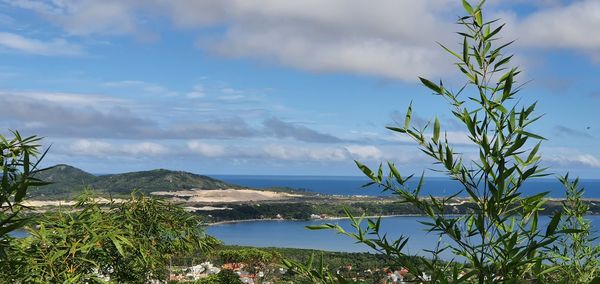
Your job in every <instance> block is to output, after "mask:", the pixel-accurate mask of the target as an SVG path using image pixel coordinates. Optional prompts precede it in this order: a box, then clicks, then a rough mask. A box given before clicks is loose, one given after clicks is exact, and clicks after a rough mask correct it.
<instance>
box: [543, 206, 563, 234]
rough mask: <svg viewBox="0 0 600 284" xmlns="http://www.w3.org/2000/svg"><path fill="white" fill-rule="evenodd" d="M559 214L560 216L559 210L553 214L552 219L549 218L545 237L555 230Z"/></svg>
mask: <svg viewBox="0 0 600 284" xmlns="http://www.w3.org/2000/svg"><path fill="white" fill-rule="evenodd" d="M560 216H561V213H560V212H556V214H554V216H553V217H552V220H550V223H549V224H548V227H547V228H546V237H548V236H552V235H554V232H555V231H556V227H557V226H558V222H560Z"/></svg>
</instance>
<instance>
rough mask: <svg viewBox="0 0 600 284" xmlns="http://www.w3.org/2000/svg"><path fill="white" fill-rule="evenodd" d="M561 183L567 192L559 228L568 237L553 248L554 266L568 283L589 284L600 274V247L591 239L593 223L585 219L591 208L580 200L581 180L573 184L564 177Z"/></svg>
mask: <svg viewBox="0 0 600 284" xmlns="http://www.w3.org/2000/svg"><path fill="white" fill-rule="evenodd" d="M560 180H561V182H562V183H563V184H564V186H565V188H566V189H567V199H566V200H565V201H564V202H563V211H564V215H565V216H564V217H563V220H562V223H561V225H560V228H561V229H562V230H564V231H566V232H567V233H566V234H564V235H562V236H561V237H560V238H559V240H558V244H557V245H555V246H554V247H553V252H554V254H553V256H554V258H553V259H552V262H553V263H554V265H555V266H556V267H558V271H557V274H559V275H561V276H562V277H561V278H560V279H561V280H563V281H564V282H565V283H590V282H591V281H592V280H593V279H594V278H595V277H597V276H598V275H599V274H600V273H599V270H600V245H594V244H593V243H592V242H593V241H594V240H595V239H596V238H594V237H592V236H591V230H592V227H591V224H590V221H589V220H586V219H585V214H587V212H589V205H588V204H587V203H584V202H582V200H581V197H582V195H583V189H582V188H579V179H575V180H573V181H571V180H569V175H565V176H564V177H561V178H560Z"/></svg>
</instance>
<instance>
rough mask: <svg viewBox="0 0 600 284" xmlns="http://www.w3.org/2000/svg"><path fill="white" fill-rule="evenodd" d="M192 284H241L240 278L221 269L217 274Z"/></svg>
mask: <svg viewBox="0 0 600 284" xmlns="http://www.w3.org/2000/svg"><path fill="white" fill-rule="evenodd" d="M192 283H194V284H224V283H227V284H242V283H243V282H242V280H240V276H239V275H237V274H236V273H235V272H233V271H231V270H229V269H223V270H221V271H220V272H219V273H217V274H213V275H209V276H208V277H205V278H203V279H201V280H198V281H195V282H192Z"/></svg>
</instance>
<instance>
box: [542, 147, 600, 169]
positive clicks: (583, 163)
mask: <svg viewBox="0 0 600 284" xmlns="http://www.w3.org/2000/svg"><path fill="white" fill-rule="evenodd" d="M546 152H547V154H546V155H545V156H544V161H546V162H550V163H553V164H556V165H559V166H567V167H573V166H577V167H584V168H600V158H598V157H597V156H595V155H593V154H589V153H581V152H579V151H576V150H572V149H565V148H559V149H554V150H553V151H546Z"/></svg>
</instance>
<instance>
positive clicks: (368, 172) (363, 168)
mask: <svg viewBox="0 0 600 284" xmlns="http://www.w3.org/2000/svg"><path fill="white" fill-rule="evenodd" d="M354 163H355V164H356V166H357V167H358V168H359V169H360V170H361V171H362V172H363V173H364V174H365V175H366V176H367V177H369V178H370V179H371V180H372V181H374V182H376V181H377V178H376V177H375V174H374V173H373V171H371V169H369V167H367V166H365V165H363V164H362V163H361V162H359V161H356V160H355V161H354Z"/></svg>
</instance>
